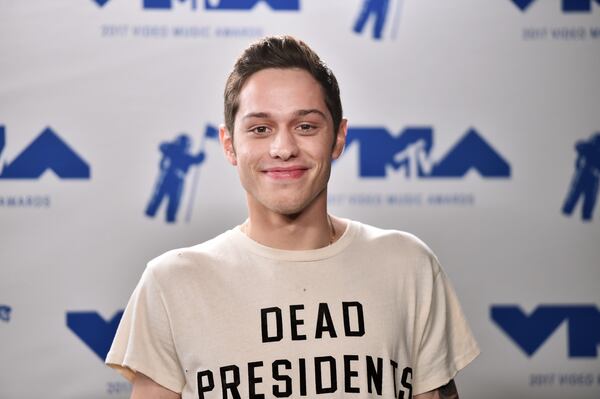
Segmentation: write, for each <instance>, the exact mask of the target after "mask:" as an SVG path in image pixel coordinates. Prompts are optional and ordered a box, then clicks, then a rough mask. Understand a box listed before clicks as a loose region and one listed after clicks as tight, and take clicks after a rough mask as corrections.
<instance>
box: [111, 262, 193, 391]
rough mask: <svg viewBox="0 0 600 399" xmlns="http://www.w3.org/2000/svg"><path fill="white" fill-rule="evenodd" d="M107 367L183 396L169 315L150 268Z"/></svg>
mask: <svg viewBox="0 0 600 399" xmlns="http://www.w3.org/2000/svg"><path fill="white" fill-rule="evenodd" d="M106 364H107V365H109V366H110V367H112V368H114V369H116V370H117V371H118V372H119V373H121V374H122V375H123V376H124V377H125V378H127V379H128V380H129V381H132V380H133V378H134V376H135V373H136V372H140V373H142V374H145V375H147V376H148V377H150V378H151V379H152V380H154V381H155V382H157V383H158V384H160V385H162V386H164V387H166V388H168V389H170V390H171V391H174V392H177V393H181V391H182V389H183V386H184V383H185V377H184V375H183V372H182V370H181V367H180V363H179V358H178V356H177V352H176V350H175V343H174V341H173V335H172V330H171V323H170V318H169V313H168V311H167V308H166V306H165V303H164V298H163V295H162V292H161V290H160V286H159V284H158V282H157V280H156V278H155V276H154V274H153V273H152V268H151V267H147V268H146V270H145V271H144V273H143V275H142V278H141V279H140V282H139V283H138V285H137V287H136V288H135V290H134V292H133V294H132V295H131V298H130V299H129V303H128V304H127V307H126V308H125V312H124V313H123V317H122V318H121V322H120V323H119V327H118V329H117V333H116V334H115V338H114V340H113V343H112V346H111V348H110V351H109V352H108V354H107V356H106Z"/></svg>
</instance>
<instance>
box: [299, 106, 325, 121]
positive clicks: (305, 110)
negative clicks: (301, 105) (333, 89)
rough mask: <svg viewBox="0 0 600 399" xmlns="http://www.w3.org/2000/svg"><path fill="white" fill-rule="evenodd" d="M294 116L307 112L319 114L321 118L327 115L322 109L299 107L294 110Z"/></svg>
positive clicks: (307, 113) (303, 114)
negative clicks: (299, 108)
mask: <svg viewBox="0 0 600 399" xmlns="http://www.w3.org/2000/svg"><path fill="white" fill-rule="evenodd" d="M295 114H296V116H306V115H309V114H319V115H321V117H322V118H323V119H327V116H326V115H325V114H324V113H323V111H320V110H318V109H316V108H311V109H301V110H298V111H296V112H295Z"/></svg>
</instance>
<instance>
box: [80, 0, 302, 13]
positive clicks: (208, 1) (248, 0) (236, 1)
mask: <svg viewBox="0 0 600 399" xmlns="http://www.w3.org/2000/svg"><path fill="white" fill-rule="evenodd" d="M92 1H94V2H95V3H96V4H97V5H98V6H99V7H104V6H105V5H106V3H108V2H109V1H110V0H92ZM185 2H189V4H190V7H191V9H192V10H196V9H197V7H198V4H197V0H189V1H188V0H142V8H143V9H145V10H170V9H172V8H174V6H175V4H177V3H185ZM259 3H263V4H265V5H267V6H269V7H270V8H271V9H273V10H275V11H297V10H299V9H300V0H204V9H205V10H206V11H215V10H238V11H244V10H252V9H253V8H254V7H255V6H256V5H257V4H259Z"/></svg>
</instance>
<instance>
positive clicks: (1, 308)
mask: <svg viewBox="0 0 600 399" xmlns="http://www.w3.org/2000/svg"><path fill="white" fill-rule="evenodd" d="M11 310H12V309H11V308H10V306H8V305H0V320H2V321H4V322H6V323H8V322H9V321H10V312H11Z"/></svg>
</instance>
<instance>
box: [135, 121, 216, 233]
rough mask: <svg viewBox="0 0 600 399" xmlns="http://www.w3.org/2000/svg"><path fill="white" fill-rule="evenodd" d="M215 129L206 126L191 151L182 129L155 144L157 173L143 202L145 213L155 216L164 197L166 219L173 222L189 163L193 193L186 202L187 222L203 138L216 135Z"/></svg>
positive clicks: (201, 153)
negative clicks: (196, 147) (192, 169)
mask: <svg viewBox="0 0 600 399" xmlns="http://www.w3.org/2000/svg"><path fill="white" fill-rule="evenodd" d="M218 134H219V132H218V130H217V128H215V127H214V126H206V129H205V131H204V134H203V135H202V136H201V138H200V150H199V151H198V152H197V153H195V154H193V153H192V152H191V150H190V146H191V139H190V136H189V135H187V134H185V133H182V134H180V135H178V136H177V137H176V138H175V139H174V140H172V141H165V142H163V143H161V144H160V145H159V147H158V149H159V151H160V154H161V159H160V162H159V165H158V177H157V178H156V183H155V185H154V189H153V190H152V196H151V197H150V201H149V202H148V205H147V206H146V212H145V213H146V215H147V216H148V217H154V216H156V213H157V211H158V208H159V207H160V205H161V203H162V202H163V201H167V210H166V217H165V219H166V221H167V223H175V221H176V219H177V212H178V210H179V205H180V203H181V198H182V194H183V190H184V184H185V178H186V176H187V174H188V172H189V170H190V168H191V167H192V166H196V167H195V168H194V177H193V183H192V194H191V196H190V201H189V203H188V208H187V213H186V221H187V222H189V221H190V220H191V217H192V208H193V204H194V199H195V197H196V191H197V189H198V179H199V169H200V164H201V163H202V162H204V159H205V155H204V147H205V143H206V139H217V138H218Z"/></svg>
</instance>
